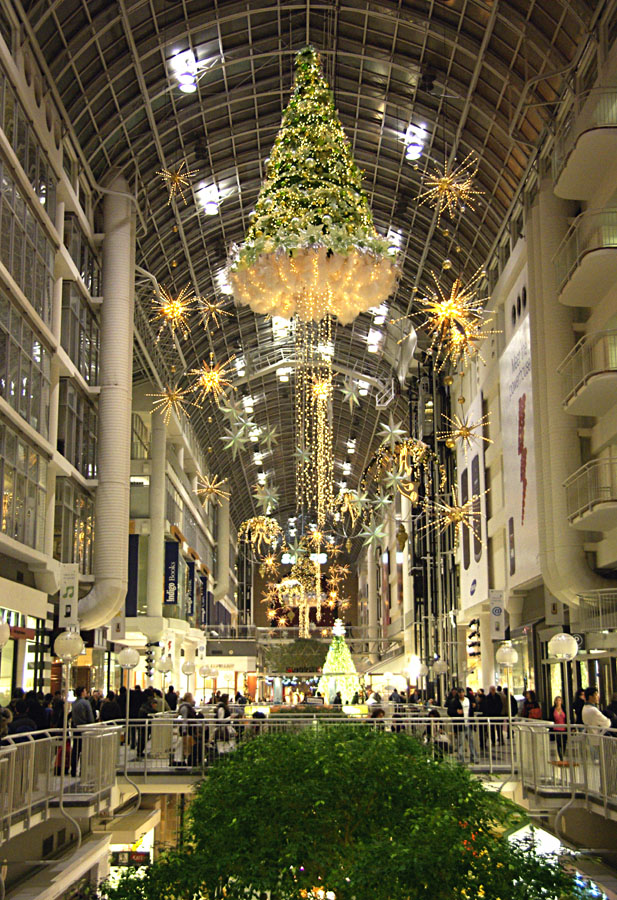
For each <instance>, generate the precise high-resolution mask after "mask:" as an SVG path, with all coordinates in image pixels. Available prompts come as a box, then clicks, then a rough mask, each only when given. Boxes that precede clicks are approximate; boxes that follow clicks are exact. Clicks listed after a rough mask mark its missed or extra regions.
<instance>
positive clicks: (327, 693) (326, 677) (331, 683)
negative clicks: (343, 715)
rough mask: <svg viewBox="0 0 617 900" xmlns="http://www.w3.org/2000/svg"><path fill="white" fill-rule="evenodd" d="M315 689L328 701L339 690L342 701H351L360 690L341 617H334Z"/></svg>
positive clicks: (332, 698)
mask: <svg viewBox="0 0 617 900" xmlns="http://www.w3.org/2000/svg"><path fill="white" fill-rule="evenodd" d="M317 690H318V691H319V692H320V693H321V695H322V697H324V698H325V699H326V701H329V702H330V703H331V702H332V701H333V700H334V698H335V696H336V693H337V691H340V693H341V698H342V700H343V703H351V701H352V699H353V695H354V694H355V693H356V691H359V690H360V679H359V678H358V675H357V672H356V666H355V663H354V661H353V659H352V657H351V651H350V649H349V647H348V646H347V641H346V640H345V626H344V625H343V622H342V620H341V619H336V620H335V622H334V626H333V627H332V643H331V644H330V647H329V648H328V655H327V656H326V661H325V663H324V665H323V674H322V676H321V678H320V679H319V684H318V685H317Z"/></svg>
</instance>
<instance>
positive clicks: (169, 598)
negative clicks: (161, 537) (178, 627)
mask: <svg viewBox="0 0 617 900" xmlns="http://www.w3.org/2000/svg"><path fill="white" fill-rule="evenodd" d="M179 572H180V545H179V544H178V543H177V541H165V593H164V595H163V602H164V604H165V606H175V605H176V604H177V603H178V582H179Z"/></svg>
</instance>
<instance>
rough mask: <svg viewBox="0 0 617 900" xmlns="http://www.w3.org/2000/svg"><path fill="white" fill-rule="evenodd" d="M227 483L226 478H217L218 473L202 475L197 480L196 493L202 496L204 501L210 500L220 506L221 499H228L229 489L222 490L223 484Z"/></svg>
mask: <svg viewBox="0 0 617 900" xmlns="http://www.w3.org/2000/svg"><path fill="white" fill-rule="evenodd" d="M226 483H227V479H226V478H219V477H218V475H212V476H210V475H202V476H201V478H200V479H199V480H198V482H197V494H198V496H200V497H203V499H204V503H206V504H208V503H209V502H210V501H212V502H213V503H216V504H217V506H220V505H221V503H222V501H223V500H229V497H230V493H229V491H225V490H223V485H224V484H226Z"/></svg>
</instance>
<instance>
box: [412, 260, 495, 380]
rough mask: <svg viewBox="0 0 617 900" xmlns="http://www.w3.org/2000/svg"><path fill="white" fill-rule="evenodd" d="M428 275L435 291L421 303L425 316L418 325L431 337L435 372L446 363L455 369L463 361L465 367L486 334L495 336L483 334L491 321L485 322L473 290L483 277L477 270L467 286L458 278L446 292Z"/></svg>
mask: <svg viewBox="0 0 617 900" xmlns="http://www.w3.org/2000/svg"><path fill="white" fill-rule="evenodd" d="M431 275H432V276H433V280H434V282H435V289H433V290H432V291H430V292H429V296H428V297H424V298H422V299H421V300H420V303H421V305H422V306H423V307H424V311H423V313H424V315H425V318H424V320H423V322H422V323H421V325H422V327H424V328H426V329H427V331H428V332H429V334H430V335H431V338H432V340H431V345H430V349H431V350H434V351H435V355H436V357H437V361H438V365H437V371H438V372H440V371H441V370H442V369H443V367H444V366H445V364H446V363H447V362H449V363H450V364H451V365H452V366H456V365H458V363H459V361H462V363H463V365H465V366H466V365H467V364H468V362H469V360H470V359H471V357H472V356H475V355H476V354H477V353H478V345H479V344H480V343H481V342H482V341H483V340H484V339H485V338H486V337H488V335H489V334H495V333H496V332H494V331H483V328H484V326H486V325H490V323H491V319H490V318H489V319H486V320H484V302H483V301H482V300H481V299H480V298H479V297H478V295H477V290H476V285H477V284H478V282H479V281H481V280H482V279H483V278H485V276H486V273H485V271H484V270H483V269H478V271H477V272H475V274H474V275H473V277H472V278H471V280H470V281H469V282H468V283H467V284H463V281H462V280H461V278H457V279H456V280H455V281H454V283H453V285H452V286H451V287H450V288H449V289H446V288H444V287H443V286H442V285H441V284H440V282H439V280H438V279H437V276H436V275H435V273H434V272H431ZM480 358H481V357H480Z"/></svg>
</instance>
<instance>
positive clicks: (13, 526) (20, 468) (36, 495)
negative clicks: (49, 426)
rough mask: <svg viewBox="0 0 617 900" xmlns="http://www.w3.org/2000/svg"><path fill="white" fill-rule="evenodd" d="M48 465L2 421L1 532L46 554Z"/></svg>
mask: <svg viewBox="0 0 617 900" xmlns="http://www.w3.org/2000/svg"><path fill="white" fill-rule="evenodd" d="M46 487H47V461H46V459H45V458H44V457H43V456H41V455H40V454H39V452H38V451H37V450H36V449H35V448H34V447H33V446H32V445H30V444H29V443H27V442H26V441H25V440H24V439H23V438H22V437H21V436H19V437H18V435H17V433H16V432H15V431H13V429H12V428H11V427H10V426H9V425H8V423H6V422H4V421H2V420H0V490H1V495H2V519H1V522H0V526H1V530H2V532H3V533H4V534H6V535H8V536H9V537H11V538H14V539H15V540H17V541H20V542H21V543H22V544H27V545H28V546H29V547H33V548H34V549H35V550H41V551H43V550H44V543H45V498H46Z"/></svg>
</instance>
